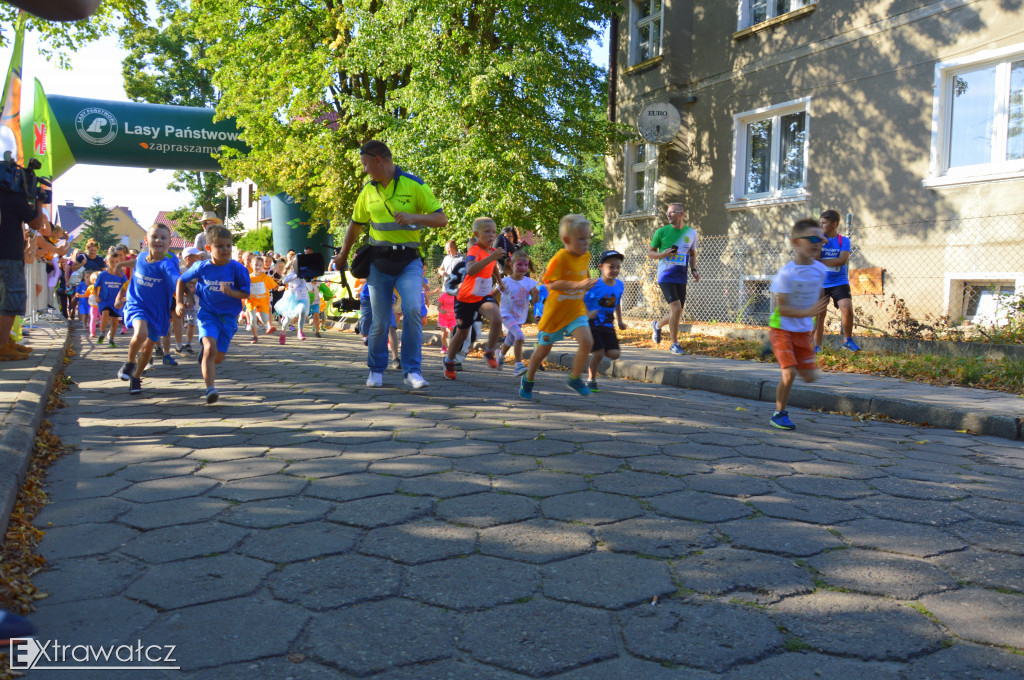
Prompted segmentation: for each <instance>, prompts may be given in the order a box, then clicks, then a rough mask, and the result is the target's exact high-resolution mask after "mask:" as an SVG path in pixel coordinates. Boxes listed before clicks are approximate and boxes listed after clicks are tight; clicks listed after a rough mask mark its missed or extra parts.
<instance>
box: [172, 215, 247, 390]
mask: <svg viewBox="0 0 1024 680" xmlns="http://www.w3.org/2000/svg"><path fill="white" fill-rule="evenodd" d="M206 250H207V251H208V252H209V253H210V256H211V259H209V260H204V261H202V262H197V263H196V264H194V265H192V266H191V267H189V268H188V269H187V270H186V271H185V273H184V274H182V275H181V278H179V279H178V285H177V288H176V289H175V292H174V298H175V300H177V303H178V306H177V311H178V315H179V316H184V314H185V284H187V283H189V282H190V281H195V282H196V293H195V295H196V300H198V302H199V311H198V312H197V313H196V325H197V326H198V327H199V341H200V342H201V343H202V349H201V350H200V351H199V365H200V366H202V367H203V380H205V381H206V403H207V404H213V403H214V402H216V401H217V398H218V397H219V396H220V395H219V393H218V392H217V388H216V387H215V386H214V378H215V377H216V373H217V365H218V364H220V363H221V362H223V361H224V357H226V356H227V353H228V347H229V346H230V345H231V338H233V337H234V336H235V331H237V330H238V315H239V314H241V312H242V300H244V299H245V298H247V297H249V270H247V269H246V268H245V265H243V264H242V263H241V262H238V261H236V260H232V259H231V231H230V230H229V229H227V228H226V227H224V226H221V225H217V226H213V227H210V228H209V229H207V230H206Z"/></svg>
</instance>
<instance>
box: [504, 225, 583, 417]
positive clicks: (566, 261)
mask: <svg viewBox="0 0 1024 680" xmlns="http://www.w3.org/2000/svg"><path fill="white" fill-rule="evenodd" d="M558 235H559V237H561V239H562V243H563V244H564V245H565V248H563V249H562V250H559V251H558V252H557V253H555V256H554V257H553V258H551V262H549V263H548V268H547V270H546V271H545V272H544V284H545V285H546V286H547V287H548V299H547V302H546V303H545V304H544V314H543V315H542V316H541V318H540V321H539V322H538V323H537V348H536V349H535V350H533V354H532V355H531V356H530V367H529V368H528V369H527V371H526V375H524V376H523V380H522V382H521V383H520V386H519V397H520V398H522V399H532V398H533V382H534V376H536V375H537V369H539V368H540V365H541V364H542V363H543V362H544V359H545V358H546V357H547V355H548V354H550V353H551V346H552V345H554V344H555V343H556V342H558V341H559V340H561V339H562V338H564V337H565V336H566V335H571V336H572V337H573V339H575V340H576V342H577V343H578V344H579V348H578V349H577V350H576V358H575V359H574V360H573V363H572V371H571V372H570V373H569V381H568V383H567V384H568V385H569V387H571V388H572V389H574V390H576V392H577V393H578V394H579V395H580V396H584V397H585V396H587V395H589V394H590V389H589V388H588V387H587V383H585V382H584V381H583V379H582V378H581V377H580V375H581V374H582V373H583V371H584V370H585V369H586V368H587V361H588V360H589V358H590V350H591V349H592V348H593V346H594V338H593V336H592V335H591V334H590V321H589V319H588V317H587V307H586V304H584V302H583V295H584V294H585V293H586V292H587V291H588V290H590V289H591V288H592V287H593V286H594V285H595V284H596V283H597V282H598V280H599V279H592V278H590V274H589V272H590V252H589V249H590V220H588V219H587V218H586V217H584V216H583V215H566V216H565V217H563V218H562V219H561V220H560V221H559V223H558Z"/></svg>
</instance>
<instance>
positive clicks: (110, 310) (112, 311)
mask: <svg viewBox="0 0 1024 680" xmlns="http://www.w3.org/2000/svg"><path fill="white" fill-rule="evenodd" d="M103 312H106V313H107V315H108V316H113V317H117V318H118V319H120V318H121V317H122V316H124V312H123V311H122V310H120V309H117V308H116V307H100V314H103Z"/></svg>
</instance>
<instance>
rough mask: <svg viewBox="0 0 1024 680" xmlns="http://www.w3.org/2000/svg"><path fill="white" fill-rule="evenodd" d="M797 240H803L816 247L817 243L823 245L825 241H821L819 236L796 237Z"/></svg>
mask: <svg viewBox="0 0 1024 680" xmlns="http://www.w3.org/2000/svg"><path fill="white" fill-rule="evenodd" d="M797 238H798V239H803V240H805V241H807V242H809V243H811V244H813V245H818V244H819V243H824V241H825V239H823V238H822V237H820V236H797Z"/></svg>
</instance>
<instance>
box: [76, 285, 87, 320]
mask: <svg viewBox="0 0 1024 680" xmlns="http://www.w3.org/2000/svg"><path fill="white" fill-rule="evenodd" d="M75 292H76V293H78V294H79V295H81V296H82V297H80V298H78V311H79V312H81V313H83V314H88V313H89V298H88V297H85V294H86V293H87V292H89V282H88V281H86V280H85V279H82V281H81V282H80V283H79V284H78V285H77V286H75Z"/></svg>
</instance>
